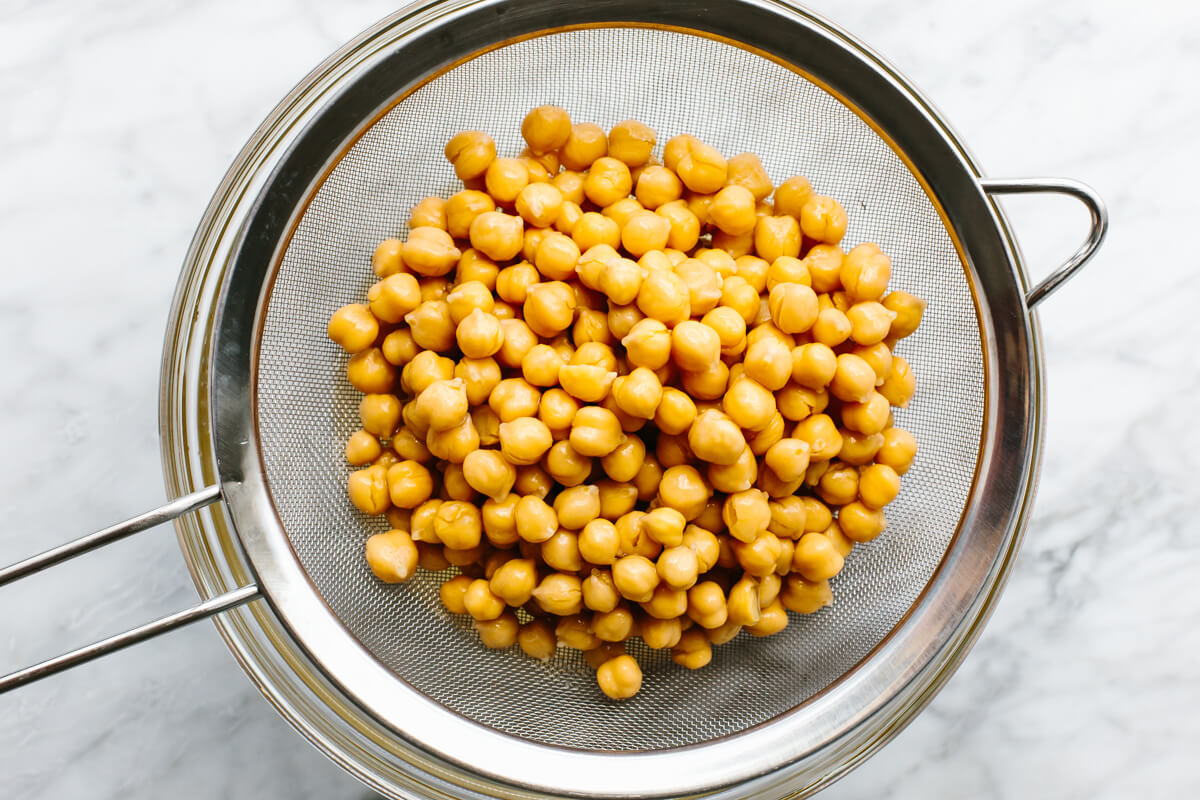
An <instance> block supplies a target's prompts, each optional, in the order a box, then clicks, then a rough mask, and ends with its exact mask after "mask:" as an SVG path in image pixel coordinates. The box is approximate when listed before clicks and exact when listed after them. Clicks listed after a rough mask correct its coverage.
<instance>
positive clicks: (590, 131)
mask: <svg viewBox="0 0 1200 800" xmlns="http://www.w3.org/2000/svg"><path fill="white" fill-rule="evenodd" d="M558 155H559V158H560V159H561V161H562V165H563V167H565V168H566V169H568V170H573V171H577V172H578V171H583V170H585V169H587V168H588V167H590V166H591V165H592V164H593V163H594V162H595V161H596V159H598V158H603V157H604V156H606V155H608V137H607V136H605V134H604V129H603V128H601V127H600V126H599V125H596V124H595V123H592V122H580V123H578V124H576V125H575V126H573V127H572V128H571V132H570V133H569V134H568V135H567V141H566V142H564V143H563V145H562V147H561V148H559V151H558ZM576 202H579V201H578V200H577V201H576Z"/></svg>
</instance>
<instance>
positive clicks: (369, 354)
mask: <svg viewBox="0 0 1200 800" xmlns="http://www.w3.org/2000/svg"><path fill="white" fill-rule="evenodd" d="M346 379H347V380H348V381H349V382H350V385H351V386H353V387H354V388H355V389H358V390H359V391H360V392H365V393H367V394H387V393H390V392H391V391H392V390H393V387H394V386H395V383H396V368H395V367H394V366H392V365H391V364H389V363H388V362H387V360H386V359H385V358H384V357H383V351H382V350H380V349H379V348H378V347H372V348H370V349H368V350H363V351H362V352H361V353H357V354H355V355H354V356H353V357H352V358H351V359H350V361H349V363H347V364H346Z"/></svg>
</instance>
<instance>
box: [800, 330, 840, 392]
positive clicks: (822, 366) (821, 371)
mask: <svg viewBox="0 0 1200 800" xmlns="http://www.w3.org/2000/svg"><path fill="white" fill-rule="evenodd" d="M819 321H820V318H819V317H818V322H819ZM836 372H837V356H836V355H835V354H834V352H833V350H832V349H831V348H830V347H829V345H826V344H821V343H819V342H809V343H808V344H802V345H800V346H798V347H796V348H795V349H794V350H792V380H794V381H795V382H796V383H798V384H800V385H801V386H804V387H806V388H808V389H814V390H817V391H820V390H822V389H824V388H825V387H827V386H828V385H829V383H830V381H832V380H833V376H834V374H835V373H836Z"/></svg>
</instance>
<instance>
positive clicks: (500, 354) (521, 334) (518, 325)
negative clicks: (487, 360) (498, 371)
mask: <svg viewBox="0 0 1200 800" xmlns="http://www.w3.org/2000/svg"><path fill="white" fill-rule="evenodd" d="M500 330H501V331H503V333H504V342H503V343H502V344H501V345H500V349H499V350H498V351H497V352H496V360H497V361H498V362H500V364H501V366H505V367H520V366H521V362H522V361H523V360H524V359H525V356H526V355H527V354H528V353H529V351H530V350H532V349H533V346H534V345H535V344H537V343H538V340H537V334H535V333H534V332H533V331H532V330H530V328H529V326H528V325H527V324H526V323H525V321H524V320H520V319H502V320H500Z"/></svg>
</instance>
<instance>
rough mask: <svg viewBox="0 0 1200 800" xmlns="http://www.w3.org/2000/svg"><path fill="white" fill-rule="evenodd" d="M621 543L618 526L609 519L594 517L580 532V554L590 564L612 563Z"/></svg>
mask: <svg viewBox="0 0 1200 800" xmlns="http://www.w3.org/2000/svg"><path fill="white" fill-rule="evenodd" d="M620 545H621V540H620V537H619V536H618V535H617V529H616V526H614V525H613V524H612V522H610V521H609V520H607V519H593V520H591V521H589V522H588V523H587V524H586V525H584V526H583V530H582V531H580V533H579V554H580V555H581V556H582V557H583V558H584V560H585V561H587V562H588V563H589V564H601V565H605V566H607V565H609V564H612V563H613V562H614V561H615V560H616V558H617V550H618V548H619V547H620Z"/></svg>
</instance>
